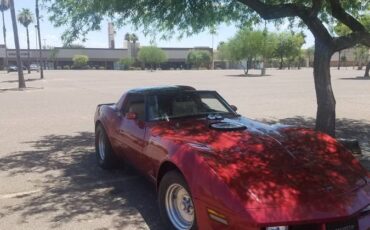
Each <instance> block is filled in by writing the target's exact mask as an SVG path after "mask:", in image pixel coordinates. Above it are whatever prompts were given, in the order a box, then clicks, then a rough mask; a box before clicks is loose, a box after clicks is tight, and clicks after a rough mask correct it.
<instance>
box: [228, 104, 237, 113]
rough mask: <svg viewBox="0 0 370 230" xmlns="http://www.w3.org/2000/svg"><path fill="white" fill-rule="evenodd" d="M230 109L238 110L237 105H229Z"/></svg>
mask: <svg viewBox="0 0 370 230" xmlns="http://www.w3.org/2000/svg"><path fill="white" fill-rule="evenodd" d="M230 107H231V109H232V110H234V112H236V111H237V110H238V107H236V106H235V105H230Z"/></svg>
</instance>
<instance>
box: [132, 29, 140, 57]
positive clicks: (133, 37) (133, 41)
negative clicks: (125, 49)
mask: <svg viewBox="0 0 370 230" xmlns="http://www.w3.org/2000/svg"><path fill="white" fill-rule="evenodd" d="M138 40H139V38H138V36H136V34H131V41H132V43H133V44H134V59H135V60H136V42H137V41H138Z"/></svg>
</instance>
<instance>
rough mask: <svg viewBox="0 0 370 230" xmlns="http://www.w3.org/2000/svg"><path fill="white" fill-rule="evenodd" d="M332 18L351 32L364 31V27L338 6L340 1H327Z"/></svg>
mask: <svg viewBox="0 0 370 230" xmlns="http://www.w3.org/2000/svg"><path fill="white" fill-rule="evenodd" d="M329 1H330V6H331V11H332V15H333V17H335V18H336V19H337V20H338V21H340V22H342V23H343V24H344V25H346V26H348V27H349V28H350V29H351V30H352V31H353V32H361V31H366V30H365V27H364V26H363V25H362V24H361V23H360V22H359V21H358V20H356V19H355V18H354V17H353V16H352V15H350V14H348V13H347V12H346V11H345V10H344V9H343V7H342V5H341V4H340V0H329Z"/></svg>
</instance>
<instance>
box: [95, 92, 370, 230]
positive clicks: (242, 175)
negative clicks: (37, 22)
mask: <svg viewBox="0 0 370 230" xmlns="http://www.w3.org/2000/svg"><path fill="white" fill-rule="evenodd" d="M95 134H96V156H97V160H98V164H99V165H100V166H101V167H102V168H105V169H108V168H111V167H113V166H114V165H115V164H116V162H117V160H119V159H122V160H124V161H125V162H129V163H130V164H132V165H133V166H134V167H135V168H137V169H138V170H139V171H140V172H142V173H143V174H144V175H146V176H147V177H148V178H149V180H151V181H152V182H153V183H155V184H156V186H157V188H158V190H157V191H158V202H159V210H160V213H161V216H162V219H163V225H164V228H169V229H251V230H252V229H253V230H287V229H289V230H308V229H309V230H316V229H317V230H357V229H361V230H363V229H370V184H369V183H370V179H369V176H368V172H367V171H366V170H365V169H364V168H363V167H362V166H361V165H360V163H359V162H358V161H357V160H356V159H355V158H354V157H353V156H352V154H351V153H350V151H349V150H347V149H346V148H345V147H344V146H343V145H342V144H340V143H339V142H337V141H336V140H335V139H333V138H332V137H330V136H328V135H326V134H323V133H319V132H315V131H313V130H311V129H305V128H297V127H291V126H283V125H272V126H270V125H266V124H262V123H259V122H256V121H252V120H250V119H248V118H245V117H242V116H240V115H238V114H237V113H236V107H235V106H231V105H229V104H228V103H227V102H226V101H225V100H224V99H223V98H222V97H221V96H220V95H219V94H218V93H217V92H215V91H199V90H195V89H194V88H192V87H189V86H169V87H155V88H143V89H133V90H130V91H128V92H127V93H125V94H124V95H123V96H122V97H121V99H120V100H119V101H118V102H117V103H115V104H103V105H99V106H98V108H97V110H96V114H95Z"/></svg>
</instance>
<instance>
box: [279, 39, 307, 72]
mask: <svg viewBox="0 0 370 230" xmlns="http://www.w3.org/2000/svg"><path fill="white" fill-rule="evenodd" d="M277 40H278V42H277V44H276V48H275V51H274V52H275V56H276V57H277V58H279V59H280V69H282V68H283V63H284V60H287V61H288V66H289V65H290V63H291V62H293V61H294V59H296V58H297V57H299V56H300V55H301V49H302V45H303V44H304V42H305V41H304V36H303V35H302V34H292V33H280V34H278V38H277Z"/></svg>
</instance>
